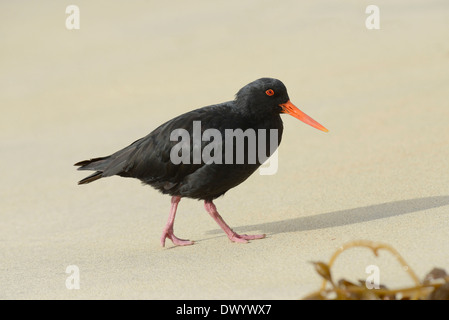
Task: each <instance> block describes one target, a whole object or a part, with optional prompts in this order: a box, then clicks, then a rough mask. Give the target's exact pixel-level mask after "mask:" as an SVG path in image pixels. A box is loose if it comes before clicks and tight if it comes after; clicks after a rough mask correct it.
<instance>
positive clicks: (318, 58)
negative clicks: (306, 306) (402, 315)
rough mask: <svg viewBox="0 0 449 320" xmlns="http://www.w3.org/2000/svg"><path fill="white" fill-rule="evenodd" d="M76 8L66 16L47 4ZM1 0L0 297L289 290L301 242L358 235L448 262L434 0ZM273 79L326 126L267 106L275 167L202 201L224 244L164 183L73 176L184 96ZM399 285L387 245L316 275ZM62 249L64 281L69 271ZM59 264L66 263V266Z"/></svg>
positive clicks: (421, 260) (332, 245)
mask: <svg viewBox="0 0 449 320" xmlns="http://www.w3.org/2000/svg"><path fill="white" fill-rule="evenodd" d="M69 4H74V5H77V6H78V8H79V10H80V27H79V29H72V30H69V29H68V28H67V26H66V19H67V18H68V16H69V14H67V13H66V7H67V6H68V5H69ZM370 4H373V3H371V2H367V1H356V0H352V1H344V2H339V3H338V4H337V3H335V1H330V0H327V1H324V0H319V1H313V2H307V3H306V1H278V2H276V4H274V3H273V2H272V1H255V0H254V1H226V2H224V1H213V2H212V1H208V2H207V1H197V0H194V1H184V2H182V1H170V2H167V3H165V2H164V3H161V2H160V1H143V0H142V1H114V2H110V1H78V0H77V1H72V2H70V3H65V2H61V3H58V4H57V5H56V4H55V2H54V1H28V2H25V1H23V2H22V1H3V2H1V4H0V12H1V19H0V25H1V28H0V33H1V36H0V46H1V48H2V49H1V50H0V70H1V72H0V108H1V117H0V128H1V130H0V150H1V157H0V165H1V168H2V177H1V182H0V199H1V200H0V299H254V300H257V299H300V298H302V297H304V296H305V295H307V294H308V293H311V292H312V291H315V290H318V289H319V286H320V285H321V278H320V277H319V276H318V274H317V273H316V272H315V270H314V268H313V265H312V264H311V263H310V262H311V261H325V262H327V261H328V260H329V258H330V257H331V255H332V254H333V252H334V251H335V250H337V249H338V248H339V247H340V246H342V245H343V244H345V243H347V242H349V241H352V240H357V239H365V240H372V241H380V242H384V243H388V244H390V245H392V246H393V247H394V248H395V249H396V250H398V251H399V252H400V254H401V255H402V256H403V257H404V259H405V260H406V261H407V262H408V263H409V266H410V267H411V268H413V270H414V271H415V272H416V274H417V275H418V276H419V277H420V278H423V277H424V276H425V274H426V273H427V272H429V271H430V270H431V269H432V268H433V267H441V268H445V269H446V270H449V170H448V169H449V160H448V159H449V129H448V124H449V90H448V88H449V41H448V39H449V4H448V3H447V1H438V0H432V1H426V2H425V4H424V2H423V1H405V0H401V1H394V3H391V1H377V2H376V3H375V4H376V5H377V6H378V7H379V9H380V29H368V28H367V27H366V25H365V21H366V19H367V18H368V16H369V14H367V13H366V12H365V10H366V7H367V6H368V5H370ZM261 77H273V78H277V79H280V80H281V81H283V83H284V84H285V85H286V87H287V88H288V92H289V96H290V99H291V101H292V102H293V103H294V104H295V105H297V106H298V107H299V108H300V109H301V110H302V111H304V112H305V113H307V114H308V115H310V116H311V117H313V118H314V119H315V120H317V121H318V122H320V123H321V124H323V125H324V126H326V127H327V128H328V129H329V130H330V132H329V133H323V132H321V131H318V130H315V129H313V128H311V127H309V126H307V125H305V124H303V123H302V122H300V121H298V120H296V119H294V118H293V117H290V116H287V115H284V116H283V121H284V135H283V140H282V143H281V145H280V147H279V157H278V159H279V168H278V171H277V173H276V174H274V175H260V174H258V173H257V172H256V173H255V174H254V175H252V176H251V177H250V178H249V179H248V180H247V181H245V183H243V184H241V185H240V186H238V187H236V188H234V189H232V190H230V191H229V192H228V193H227V194H226V195H225V196H224V197H221V198H219V199H217V200H216V201H215V203H216V205H217V208H218V210H219V211H220V213H221V214H222V216H223V218H224V219H225V220H226V221H227V222H228V223H229V225H230V226H231V227H233V228H234V230H235V231H237V232H239V233H248V234H252V233H254V234H256V233H266V234H267V237H266V238H265V239H263V240H256V241H251V242H250V243H248V244H237V243H231V242H230V241H229V240H228V238H227V237H226V235H225V234H224V233H223V231H222V230H221V229H220V228H219V227H218V225H217V224H216V223H215V222H214V221H213V220H212V219H211V218H210V216H209V215H208V214H207V212H206V211H205V210H204V207H203V203H202V202H199V201H196V200H190V199H182V201H181V203H180V205H179V209H178V215H177V218H176V223H175V230H176V233H177V236H179V237H180V238H185V239H190V240H194V241H195V244H194V245H193V246H188V247H175V246H173V245H172V243H171V242H170V241H167V243H166V247H165V248H162V247H161V245H160V242H159V239H160V236H161V233H162V229H163V227H164V226H165V223H166V221H167V218H168V213H169V208H170V198H169V197H168V196H166V195H162V194H160V193H159V192H157V191H156V190H154V189H152V188H151V187H149V186H143V185H142V184H141V183H140V182H139V181H138V180H135V179H125V178H120V177H110V178H107V179H101V180H100V181H97V182H95V183H92V184H88V185H82V186H79V185H77V181H79V180H80V179H82V178H84V177H85V176H87V174H86V172H80V171H76V168H75V167H74V166H73V164H74V163H75V162H77V161H80V160H84V159H88V158H92V157H99V156H106V155H109V154H111V153H113V152H115V151H117V150H119V149H121V148H123V147H126V146H127V145H129V144H130V143H132V142H133V141H135V140H137V139H139V138H141V137H143V136H145V135H147V134H148V133H149V132H151V131H152V130H153V129H155V128H156V127H157V126H159V125H160V124H161V123H163V122H165V121H167V120H169V119H171V118H173V117H175V116H177V115H179V114H181V113H184V112H187V111H189V110H192V109H195V108H198V107H202V106H206V105H211V104H215V103H219V102H224V101H228V100H232V99H233V98H234V95H235V93H236V92H237V91H238V90H239V89H240V88H241V87H242V86H244V85H245V84H247V83H249V82H251V81H253V80H256V79H258V78H261ZM368 265H376V266H378V267H379V270H380V280H381V282H382V283H385V284H386V285H388V286H389V287H392V288H395V287H403V286H409V285H412V284H413V283H412V282H411V280H410V278H409V277H408V275H407V274H406V273H405V272H404V270H402V269H401V267H400V265H399V264H398V263H397V261H396V260H395V259H394V258H393V257H392V256H391V255H389V254H388V253H383V252H382V253H381V254H380V255H379V257H375V256H374V255H373V254H372V253H371V252H370V251H368V250H366V249H351V250H348V251H347V252H345V253H344V254H343V255H342V256H341V257H340V258H339V260H338V262H337V263H336V265H335V268H334V269H333V272H334V277H335V278H337V279H338V278H341V277H345V278H347V279H350V280H354V281H356V280H357V279H365V278H366V277H367V273H366V272H365V270H366V267H367V266H368ZM69 266H76V268H77V270H78V275H79V289H71V290H70V289H68V287H67V279H68V277H69V276H71V273H70V272H69V273H66V270H67V267H69ZM69 270H71V269H69Z"/></svg>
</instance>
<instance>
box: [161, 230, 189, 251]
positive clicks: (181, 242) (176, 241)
mask: <svg viewBox="0 0 449 320" xmlns="http://www.w3.org/2000/svg"><path fill="white" fill-rule="evenodd" d="M167 238H168V239H170V240H171V241H172V242H173V244H174V245H177V246H190V245H192V244H194V243H195V242H194V241H190V240H184V239H179V238H178V237H177V236H175V235H174V234H173V232H170V230H166V231H164V233H162V237H161V245H162V246H163V247H165V239H167Z"/></svg>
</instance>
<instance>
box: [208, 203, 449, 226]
mask: <svg viewBox="0 0 449 320" xmlns="http://www.w3.org/2000/svg"><path fill="white" fill-rule="evenodd" d="M447 205H449V196H434V197H425V198H416V199H409V200H400V201H393V202H386V203H381V204H375V205H370V206H366V207H359V208H352V209H345V210H338V211H332V212H326V213H321V214H316V215H310V216H306V217H298V218H292V219H286V220H281V221H273V222H267V223H260V224H251V225H246V226H239V227H235V228H233V229H234V230H235V231H236V232H238V233H241V232H248V231H250V232H252V231H257V232H260V231H262V232H263V233H266V234H277V233H286V232H298V231H306V230H317V229H322V228H329V227H338V226H344V225H350V224H355V223H361V222H367V221H372V220H377V219H385V218H388V217H394V216H399V215H402V214H408V213H412V212H417V211H421V210H427V209H432V208H438V207H443V206H447ZM220 232H222V231H221V230H220V229H214V230H211V231H209V232H208V234H216V233H220Z"/></svg>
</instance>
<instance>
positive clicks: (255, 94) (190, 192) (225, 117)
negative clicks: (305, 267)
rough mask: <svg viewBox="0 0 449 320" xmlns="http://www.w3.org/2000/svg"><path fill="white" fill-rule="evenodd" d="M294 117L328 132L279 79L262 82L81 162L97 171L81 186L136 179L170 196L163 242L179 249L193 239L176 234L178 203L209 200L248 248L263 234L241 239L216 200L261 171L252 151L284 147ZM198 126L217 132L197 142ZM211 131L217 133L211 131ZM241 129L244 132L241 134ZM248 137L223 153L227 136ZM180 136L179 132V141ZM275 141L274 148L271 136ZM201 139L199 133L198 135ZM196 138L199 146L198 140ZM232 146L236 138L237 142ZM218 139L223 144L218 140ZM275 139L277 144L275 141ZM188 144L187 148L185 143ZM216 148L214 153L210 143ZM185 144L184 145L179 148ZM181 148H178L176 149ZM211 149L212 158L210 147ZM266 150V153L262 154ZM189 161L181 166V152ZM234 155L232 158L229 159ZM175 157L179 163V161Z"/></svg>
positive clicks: (210, 207)
mask: <svg viewBox="0 0 449 320" xmlns="http://www.w3.org/2000/svg"><path fill="white" fill-rule="evenodd" d="M283 113H286V114H289V115H291V116H293V117H295V118H297V119H299V120H301V121H303V122H305V123H307V124H309V125H311V126H312V127H315V128H317V129H319V130H322V131H324V132H327V131H328V130H327V129H326V128H325V127H323V126H322V125H320V124H319V123H318V122H316V121H315V120H313V119H312V118H310V117H309V116H307V115H306V114H305V113H303V112H302V111H300V110H299V109H298V108H297V107H295V106H294V105H293V104H292V103H291V102H290V99H289V96H288V94H287V89H286V87H285V86H284V84H283V83H282V82H281V81H280V80H277V79H273V78H261V79H258V80H256V81H253V82H251V83H249V84H247V85H246V86H244V87H243V88H241V89H240V90H239V91H238V92H237V94H236V96H235V99H234V100H232V101H228V102H224V103H221V104H216V105H211V106H207V107H203V108H200V109H196V110H193V111H190V112H187V113H185V114H182V115H180V116H178V117H175V118H173V119H172V120H169V121H167V122H166V123H164V124H162V125H161V126H159V127H158V128H156V129H155V130H154V131H152V132H151V133H150V134H148V135H147V136H145V137H143V138H141V139H139V140H137V141H135V142H134V143H132V144H131V145H129V146H128V147H126V148H124V149H122V150H119V151H117V152H115V153H113V154H111V155H110V156H107V157H100V158H93V159H90V160H84V161H80V162H77V163H76V164H75V166H80V167H79V168H78V170H93V171H95V172H94V173H93V174H92V175H90V176H88V177H86V178H84V179H82V180H81V181H79V182H78V184H86V183H90V182H92V181H95V180H98V179H100V178H104V177H109V176H113V175H118V176H121V177H131V178H137V179H139V180H141V181H142V183H144V184H148V185H150V186H152V187H154V188H156V189H157V190H159V191H160V192H162V193H163V194H169V195H170V196H171V209H170V214H169V218H168V222H167V224H166V226H165V228H164V231H163V233H162V237H161V240H160V241H161V245H162V246H165V240H166V238H169V239H170V240H171V241H172V242H173V243H174V244H175V245H181V246H185V245H191V244H193V243H194V242H193V241H190V240H184V239H179V238H178V237H176V236H175V235H174V231H173V224H174V220H175V215H176V210H177V207H178V203H179V201H180V200H181V198H182V197H187V198H192V199H198V200H204V207H205V209H206V210H207V212H208V213H209V214H210V215H211V216H212V218H213V219H214V220H215V221H216V222H217V223H218V225H219V226H220V227H221V228H222V229H223V231H224V232H225V233H226V235H227V236H228V238H229V239H230V240H231V241H233V242H240V243H246V242H248V240H253V239H261V238H264V237H265V235H264V234H260V235H246V234H237V233H236V232H234V231H233V230H232V229H231V228H230V227H229V226H228V225H227V224H226V222H225V221H224V220H223V218H222V217H221V216H220V214H219V213H218V211H217V208H216V207H215V205H214V203H213V200H214V199H216V198H218V197H220V196H221V195H223V194H224V193H225V192H227V191H228V190H229V189H231V188H233V187H235V186H237V185H239V184H240V183H242V182H243V181H245V180H246V179H247V178H248V177H249V176H250V175H251V174H252V173H253V172H254V171H255V170H257V168H259V166H260V165H261V164H262V163H261V162H260V161H254V159H250V150H253V151H255V152H256V154H259V153H260V152H259V151H262V154H264V155H265V156H266V157H269V156H270V155H272V154H273V152H274V151H275V150H276V148H277V146H278V145H279V143H280V142H281V138H282V132H283V124H282V120H281V117H280V115H281V114H283ZM195 124H196V125H197V128H198V125H200V132H201V134H204V133H205V132H209V133H211V132H212V133H214V134H213V135H212V136H213V137H214V139H213V141H210V140H212V139H211V135H210V134H209V137H208V138H204V136H203V137H201V138H200V140H199V141H198V137H196V138H195V137H194V136H195V133H194V130H195ZM211 130H212V131H211ZM238 130H240V131H238ZM251 130H252V131H253V132H254V133H255V136H256V140H252V141H250V139H249V138H248V137H249V135H248V132H250V131H251ZM230 131H232V132H234V133H235V132H236V131H238V132H240V133H244V134H246V135H245V137H244V138H245V139H243V140H239V141H240V143H242V141H244V142H245V146H246V148H245V146H243V148H242V146H239V145H236V144H234V145H232V148H231V149H230V150H224V151H223V150H221V149H220V148H223V146H225V145H227V142H229V141H226V140H229V138H227V133H229V132H230ZM262 131H263V132H264V137H265V141H261V136H260V134H259V133H260V132H262ZM175 133H178V136H176V134H175ZM180 133H185V134H187V137H188V138H187V139H188V141H184V142H183V143H181V142H179V137H181V138H182V136H180V135H179V134H180ZM273 135H275V136H274V137H275V138H276V140H277V141H276V142H277V143H276V145H275V147H274V148H273V147H272V146H271V144H270V143H269V140H270V139H269V137H271V138H272V137H273ZM197 136H198V134H197ZM195 139H196V141H195ZM232 139H233V141H236V140H237V139H236V138H235V135H234V137H233V138H232ZM217 140H218V141H217ZM271 140H272V139H271ZM186 142H188V143H186ZM212 142H213V143H214V144H213V148H211V146H210V144H212ZM180 144H181V145H180ZM176 146H178V148H177V149H176V148H175V147H176ZM207 146H209V148H208V151H209V153H207V152H206V153H205V152H204V151H205V148H206V147H207ZM261 148H262V149H264V150H261ZM239 150H240V151H241V150H243V161H242V158H240V162H239V161H237V160H238V159H237V157H238V154H237V153H238V151H239ZM183 151H184V152H188V154H187V155H185V154H184V155H182V158H181V159H183V160H184V161H181V162H180V161H179V155H180V153H182V152H183ZM229 153H232V154H231V156H230V157H229ZM195 154H196V155H204V154H209V156H210V155H212V158H213V159H215V160H216V161H210V157H209V160H208V161H203V160H204V158H202V159H200V161H198V159H194V155H195ZM174 157H176V160H177V161H174V160H173V159H174Z"/></svg>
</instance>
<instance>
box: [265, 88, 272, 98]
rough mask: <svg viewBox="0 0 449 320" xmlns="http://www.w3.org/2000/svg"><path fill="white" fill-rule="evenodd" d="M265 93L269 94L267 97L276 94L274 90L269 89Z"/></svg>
mask: <svg viewBox="0 0 449 320" xmlns="http://www.w3.org/2000/svg"><path fill="white" fill-rule="evenodd" d="M265 93H266V94H267V96H270V97H271V96H272V95H273V94H274V91H273V89H268V90H267V91H265Z"/></svg>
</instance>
